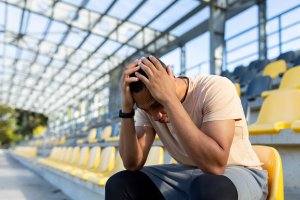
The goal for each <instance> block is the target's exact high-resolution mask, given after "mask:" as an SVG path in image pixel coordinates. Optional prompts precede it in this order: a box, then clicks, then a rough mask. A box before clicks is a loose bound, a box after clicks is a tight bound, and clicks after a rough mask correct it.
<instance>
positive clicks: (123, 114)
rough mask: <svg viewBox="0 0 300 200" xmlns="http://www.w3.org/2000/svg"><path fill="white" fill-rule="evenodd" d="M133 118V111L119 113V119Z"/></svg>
mask: <svg viewBox="0 0 300 200" xmlns="http://www.w3.org/2000/svg"><path fill="white" fill-rule="evenodd" d="M133 116H134V109H132V111H131V112H130V113H123V112H122V110H120V111H119V117H120V118H132V117H133Z"/></svg>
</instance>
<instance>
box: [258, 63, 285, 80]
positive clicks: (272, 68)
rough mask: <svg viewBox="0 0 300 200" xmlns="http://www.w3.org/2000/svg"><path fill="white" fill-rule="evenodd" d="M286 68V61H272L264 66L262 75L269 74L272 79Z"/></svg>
mask: <svg viewBox="0 0 300 200" xmlns="http://www.w3.org/2000/svg"><path fill="white" fill-rule="evenodd" d="M286 69H287V67H286V62H285V61H284V60H278V61H274V62H272V63H270V64H268V65H267V66H266V67H265V69H264V71H263V76H270V77H271V78H272V79H274V78H277V77H278V76H279V75H280V74H282V73H284V72H285V71H286Z"/></svg>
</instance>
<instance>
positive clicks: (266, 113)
mask: <svg viewBox="0 0 300 200" xmlns="http://www.w3.org/2000/svg"><path fill="white" fill-rule="evenodd" d="M299 102H300V91H299V90H292V89H291V90H282V91H278V92H276V93H274V94H272V95H270V96H269V97H267V98H266V99H265V101H264V103H263V105H262V107H261V110H260V112H259V114H258V118H257V121H256V122H255V123H254V124H252V125H250V126H249V133H250V134H270V133H278V132H279V131H280V130H282V129H287V128H291V125H292V123H293V122H294V121H296V120H298V119H300V104H299Z"/></svg>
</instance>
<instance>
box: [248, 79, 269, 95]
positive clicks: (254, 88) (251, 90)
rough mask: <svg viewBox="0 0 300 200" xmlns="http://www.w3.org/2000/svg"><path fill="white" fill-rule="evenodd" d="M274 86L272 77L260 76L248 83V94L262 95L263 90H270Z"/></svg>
mask: <svg viewBox="0 0 300 200" xmlns="http://www.w3.org/2000/svg"><path fill="white" fill-rule="evenodd" d="M271 88H272V79H271V77H270V76H258V77H256V78H254V79H253V80H252V81H251V82H250V83H249V85H248V87H247V91H246V96H247V97H248V98H253V97H257V96H260V95H261V93H262V92H263V91H267V90H270V89H271Z"/></svg>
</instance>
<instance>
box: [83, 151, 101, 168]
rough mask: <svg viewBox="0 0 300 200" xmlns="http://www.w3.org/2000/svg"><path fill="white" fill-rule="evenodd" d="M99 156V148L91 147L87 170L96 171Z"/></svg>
mask: <svg viewBox="0 0 300 200" xmlns="http://www.w3.org/2000/svg"><path fill="white" fill-rule="evenodd" d="M100 154H101V148H100V147H93V148H92V149H91V151H90V155H89V160H88V163H87V166H86V167H87V168H88V169H96V168H97V167H98V165H99V161H100Z"/></svg>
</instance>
